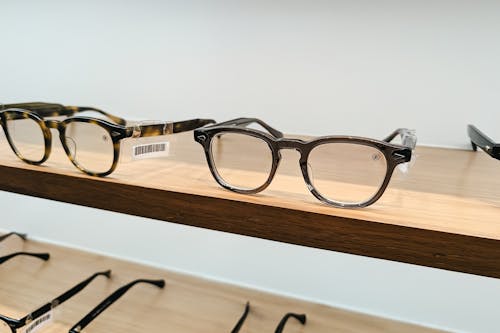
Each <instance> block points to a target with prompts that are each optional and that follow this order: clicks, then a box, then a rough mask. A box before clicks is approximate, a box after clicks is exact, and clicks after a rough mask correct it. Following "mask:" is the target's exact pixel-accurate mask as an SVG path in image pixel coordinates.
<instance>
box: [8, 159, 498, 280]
mask: <svg viewBox="0 0 500 333" xmlns="http://www.w3.org/2000/svg"><path fill="white" fill-rule="evenodd" d="M0 175H1V177H0V190H4V191H8V192H13V193H18V194H24V195H29V196H34V197H40V198H45V199H51V200H56V201H61V202H66V203H72V204H77V205H82V206H87V207H93V208H99V209H104V210H108V211H114V212H119V213H125V214H130V215H136V216H142V217H147V218H153V219H157V220H163V221H168V222H173V223H178V224H183V225H189V226H194V227H200V228H206V229H211V230H217V231H223V232H229V233H234V234H240V235H245V236H251V237H257V238H263V239H269V240H274V241H279V242H284V243H290V244H296V245H302V246H306V247H313V248H318V249H324V250H331V251H337V252H343V253H350V254H355V255H361V256H367V257H372V258H379V259H387V260H392V261H398V262H403V263H409V264H416V265H421V266H427V267H434V268H440V269H445V270H451V271H457V272H463V273H470V274H476V275H482V276H487V277H494V278H500V264H499V263H500V241H498V240H493V239H486V238H481V237H472V236H465V235H459V234H453V233H446V232H439V231H432V230H425V229H416V228H411V227H403V226H397V225H392V224H383V223H377V222H371V221H362V220H356V219H349V218H343V217H336V216H330V215H324V214H318V213H311V212H305V211H299V210H292V209H286V208H280V207H273V206H265V209H263V206H262V205H259V204H253V203H247V202H241V201H234V200H227V199H219V198H213V197H207V196H200V195H193V194H185V193H178V192H170V191H164V190H157V189H152V188H146V187H141V186H134V185H126V184H119V183H114V182H103V181H102V180H101V179H99V178H80V177H75V176H70V175H64V174H57V173H51V172H46V171H44V170H40V171H37V170H30V169H22V168H15V167H9V166H2V165H0ZM34 184H36V185H34Z"/></svg>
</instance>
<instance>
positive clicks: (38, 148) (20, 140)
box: [6, 114, 45, 162]
mask: <svg viewBox="0 0 500 333" xmlns="http://www.w3.org/2000/svg"><path fill="white" fill-rule="evenodd" d="M8 118H10V117H8ZM11 118H14V119H7V121H6V125H7V132H8V133H9V137H10V140H11V143H12V145H13V146H14V150H16V151H17V154H18V155H19V156H20V157H21V158H23V159H25V160H28V161H31V162H39V161H41V160H42V159H43V156H44V155H45V139H44V136H43V130H42V127H40V124H39V123H38V122H37V121H35V120H33V119H30V118H23V119H15V118H16V114H14V115H13V116H12V117H11Z"/></svg>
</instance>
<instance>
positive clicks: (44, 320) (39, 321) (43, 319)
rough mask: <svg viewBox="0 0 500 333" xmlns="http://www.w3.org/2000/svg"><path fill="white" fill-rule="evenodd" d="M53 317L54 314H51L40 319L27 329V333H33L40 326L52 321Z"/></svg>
mask: <svg viewBox="0 0 500 333" xmlns="http://www.w3.org/2000/svg"><path fill="white" fill-rule="evenodd" d="M51 317H52V314H51V313H50V312H49V313H47V314H45V315H43V316H41V317H40V318H38V319H37V320H35V321H34V322H32V323H31V324H30V326H29V327H28V328H27V329H26V331H25V332H26V333H31V332H33V331H34V330H35V329H36V328H37V327H38V326H39V325H41V324H43V323H45V322H47V321H49V320H50V318H51Z"/></svg>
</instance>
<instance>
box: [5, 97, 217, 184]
mask: <svg viewBox="0 0 500 333" xmlns="http://www.w3.org/2000/svg"><path fill="white" fill-rule="evenodd" d="M26 104H29V105H32V104H36V105H42V106H43V105H45V104H48V105H49V106H46V109H42V110H44V112H42V113H41V114H43V115H45V116H47V117H57V116H61V115H62V116H64V115H65V114H59V113H58V111H57V110H58V109H56V108H54V109H53V110H52V111H50V110H51V109H50V105H51V104H50V103H41V102H38V103H26ZM11 105H12V104H11ZM11 105H3V109H1V111H0V125H1V126H2V128H3V130H4V133H5V136H6V137H7V141H8V143H9V145H10V147H11V149H12V150H13V151H14V153H15V154H16V156H17V157H19V159H21V160H22V161H23V162H25V163H28V164H31V165H40V164H42V163H44V162H45V161H46V160H47V159H48V158H49V156H50V153H51V150H52V133H51V131H50V129H56V130H58V132H59V139H60V141H61V144H62V146H63V149H64V151H65V153H66V155H67V156H68V158H69V160H70V161H71V163H72V164H73V165H74V166H75V167H76V168H77V169H78V170H80V171H81V172H83V173H85V174H87V175H90V176H96V177H105V176H108V175H110V174H111V173H113V171H115V169H116V167H117V165H118V160H119V157H120V141H121V140H122V139H125V138H140V137H151V136H160V135H167V134H174V133H180V132H185V131H190V130H193V129H195V128H198V127H200V126H205V125H207V124H212V123H215V121H214V120H213V119H190V120H185V121H179V122H162V123H155V124H148V125H141V124H137V125H134V126H125V125H120V124H114V123H112V122H109V121H107V120H104V119H99V118H94V117H85V116H71V117H68V118H66V119H64V120H53V119H50V120H46V119H45V118H44V117H43V116H41V115H40V114H39V113H40V110H36V108H35V110H36V111H32V110H26V109H21V108H11V107H10V106H11ZM15 105H23V103H21V104H15ZM29 105H27V106H28V107H29ZM54 105H56V106H59V104H54ZM73 108H81V107H73ZM89 109H90V108H85V109H84V110H83V111H96V110H98V109H91V110H89ZM63 110H64V109H63ZM49 111H50V112H49ZM83 111H79V112H83ZM98 112H100V113H101V114H103V115H106V116H107V117H110V119H114V118H115V119H121V118H118V117H115V116H112V115H109V114H108V113H105V112H104V111H100V110H98ZM11 114H15V115H16V116H15V117H16V118H14V120H17V119H31V120H33V121H35V122H36V123H37V124H38V125H39V126H40V129H41V131H42V133H43V137H44V148H45V150H44V155H43V157H42V158H41V159H40V160H38V161H32V160H29V159H26V158H24V157H23V156H22V154H21V153H20V152H19V150H18V149H17V147H16V145H15V143H14V141H13V140H12V138H11V135H10V134H9V131H8V129H7V121H8V120H12V118H7V116H8V115H11ZM123 121H124V120H123ZM74 122H82V123H90V124H95V125H97V126H100V127H101V128H103V129H104V130H105V131H107V133H108V134H109V136H110V137H111V140H112V143H113V162H112V165H111V167H110V168H109V169H108V170H107V171H105V172H93V171H90V170H86V169H85V168H83V167H82V166H81V165H80V164H79V163H78V162H77V161H76V160H75V158H74V157H73V156H72V154H71V150H70V148H69V147H68V145H67V143H66V140H64V138H65V137H66V136H65V135H66V127H67V125H68V124H70V123H74Z"/></svg>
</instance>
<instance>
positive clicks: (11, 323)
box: [0, 270, 111, 333]
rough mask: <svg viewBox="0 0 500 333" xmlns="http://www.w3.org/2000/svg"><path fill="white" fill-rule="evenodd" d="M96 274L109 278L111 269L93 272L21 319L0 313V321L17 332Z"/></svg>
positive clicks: (83, 285) (59, 303)
mask: <svg viewBox="0 0 500 333" xmlns="http://www.w3.org/2000/svg"><path fill="white" fill-rule="evenodd" d="M98 276H105V277H107V278H110V277H111V271H110V270H108V271H104V272H98V273H95V274H93V275H92V276H90V277H89V278H87V279H85V280H84V281H82V282H80V283H79V284H77V285H75V286H74V287H73V288H71V289H69V290H68V291H66V292H65V293H63V294H61V295H59V296H58V297H56V298H54V299H53V300H52V301H50V302H48V303H45V304H44V305H42V306H40V307H39V308H37V309H36V310H34V311H32V312H31V313H29V314H27V315H26V316H24V317H22V318H21V319H14V318H11V317H7V316H4V315H1V314H0V321H3V322H4V323H6V324H7V326H8V327H9V328H10V330H11V332H12V333H17V330H18V329H20V328H22V327H24V326H26V325H29V324H30V323H31V322H33V321H34V320H36V319H38V318H40V317H41V316H43V315H45V314H47V313H48V312H49V311H51V310H52V309H54V308H55V307H57V306H59V305H61V304H62V303H64V302H66V301H67V300H68V299H70V298H72V297H73V296H75V295H76V294H78V293H79V292H80V291H82V290H83V289H84V288H85V287H87V286H88V285H89V284H90V283H91V282H92V281H93V280H94V279H95V278H97V277H98Z"/></svg>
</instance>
